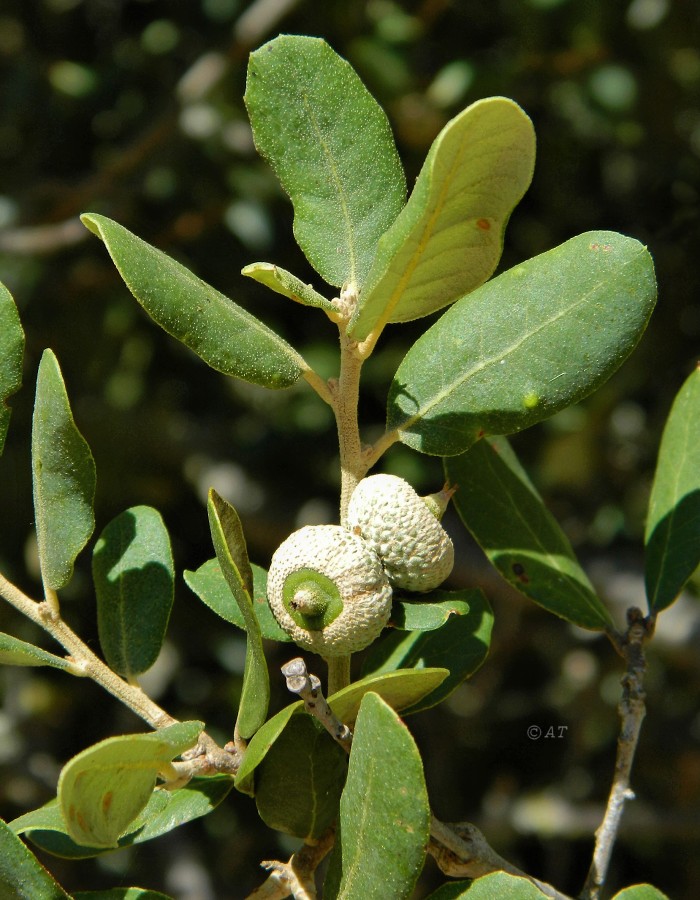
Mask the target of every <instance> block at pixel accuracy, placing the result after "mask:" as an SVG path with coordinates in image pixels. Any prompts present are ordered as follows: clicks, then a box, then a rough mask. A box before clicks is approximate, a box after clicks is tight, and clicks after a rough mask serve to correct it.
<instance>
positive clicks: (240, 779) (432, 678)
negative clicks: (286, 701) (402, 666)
mask: <svg viewBox="0 0 700 900" xmlns="http://www.w3.org/2000/svg"><path fill="white" fill-rule="evenodd" d="M449 674H450V673H449V672H448V670H447V669H440V668H428V667H426V668H415V669H406V670H404V671H396V670H395V669H394V670H392V671H387V672H386V673H379V674H376V675H368V676H367V677H366V678H362V679H360V680H358V681H354V682H353V683H352V684H350V685H348V686H347V687H345V688H343V689H342V690H340V691H338V692H337V693H335V694H333V695H332V696H331V697H329V700H328V702H329V704H330V707H331V709H332V710H333V712H334V714H335V715H336V716H337V717H338V718H339V719H340V721H341V722H344V723H345V724H346V725H352V723H353V722H354V721H355V719H356V717H357V713H358V710H359V708H360V703H361V702H362V698H363V697H364V696H365V694H366V693H367V692H368V691H372V692H374V693H375V694H378V695H379V696H380V697H382V698H383V699H384V700H385V701H386V702H387V703H388V704H389V705H390V706H391V707H392V708H393V709H395V710H396V711H397V712H401V710H403V709H406V707H409V706H411V705H413V704H415V703H417V702H419V701H420V700H422V698H424V697H426V696H430V695H431V694H432V693H433V691H435V690H436V689H437V688H439V686H440V685H441V684H442V683H443V682H444V681H445V679H446V678H448V677H449ZM301 714H304V715H306V713H305V712H304V703H303V701H302V700H298V701H297V702H296V703H291V704H290V705H289V706H285V708H284V709H282V710H280V712H278V713H277V715H275V716H273V717H272V718H271V719H268V720H267V722H265V724H264V725H263V726H262V728H260V730H259V731H258V732H256V734H255V735H254V736H253V739H252V740H251V742H250V743H249V744H248V747H247V748H246V753H245V756H244V758H243V762H242V763H241V766H240V768H239V770H238V773H237V775H236V788H237V789H238V790H239V791H242V792H243V793H250V794H252V793H253V786H252V775H253V772H254V771H255V769H256V768H257V766H259V765H260V763H261V762H262V760H263V759H264V758H265V756H266V755H267V753H268V752H269V750H270V748H271V747H272V746H273V744H274V743H275V741H276V740H277V739H278V738H279V736H280V735H281V734H282V732H283V731H284V729H285V728H286V727H287V724H288V723H289V721H290V719H291V717H292V716H294V715H301Z"/></svg>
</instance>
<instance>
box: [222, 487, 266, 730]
mask: <svg viewBox="0 0 700 900" xmlns="http://www.w3.org/2000/svg"><path fill="white" fill-rule="evenodd" d="M207 513H208V515H209V527H210V529H211V537H212V541H213V543H214V550H215V551H216V557H217V559H218V560H219V565H220V566H221V571H222V572H223V575H224V578H225V579H226V582H227V584H228V586H229V588H230V590H231V593H232V594H233V597H234V599H235V601H236V603H237V604H238V607H239V609H240V612H241V615H242V616H243V622H244V627H245V630H246V657H245V669H244V672H243V688H242V689H241V701H240V706H239V707H238V718H237V720H236V729H237V731H238V733H239V734H240V736H241V737H242V738H244V739H246V740H247V739H248V738H251V737H252V736H253V735H254V734H255V732H256V731H257V730H258V728H260V726H261V725H262V724H263V722H264V721H265V717H266V716H267V708H268V705H269V703H270V679H269V676H268V672H267V661H266V660H265V653H264V651H263V645H262V637H261V634H260V625H259V624H258V620H257V618H256V616H255V612H254V610H253V601H252V599H251V598H252V595H253V571H252V569H251V567H250V562H249V561H248V551H247V549H246V545H245V539H244V537H243V528H242V527H241V521H240V519H239V518H238V513H237V512H236V510H235V509H234V508H233V507H232V506H231V504H230V503H227V502H226V500H224V499H223V498H222V497H220V496H219V495H218V494H217V493H216V491H214V490H211V491H209V502H208V503H207Z"/></svg>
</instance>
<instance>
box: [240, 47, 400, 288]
mask: <svg viewBox="0 0 700 900" xmlns="http://www.w3.org/2000/svg"><path fill="white" fill-rule="evenodd" d="M244 99H245V103H246V106H247V108H248V115H249V116H250V121H251V124H252V126H253V137H254V139H255V144H256V146H257V148H258V150H259V151H260V153H261V154H262V155H263V156H265V157H266V158H267V159H268V160H269V162H270V164H271V165H272V167H273V169H274V170H275V172H276V174H277V177H278V178H279V179H280V181H281V183H282V186H283V187H284V189H285V191H286V192H287V193H288V194H289V197H290V199H291V201H292V203H293V205H294V236H295V237H296V240H297V242H298V244H299V246H300V247H301V249H302V250H303V251H304V253H305V255H306V258H307V259H308V260H309V262H310V263H311V265H312V266H313V267H314V268H315V269H316V271H317V272H318V273H319V274H320V275H321V276H322V277H323V278H324V279H325V280H326V281H327V282H328V283H329V284H332V285H335V286H337V287H339V286H341V285H342V284H344V283H345V282H354V283H355V284H356V285H357V286H358V287H359V286H360V285H361V284H362V282H363V281H364V278H365V276H366V274H367V272H368V271H369V268H370V265H371V263H372V258H373V257H374V252H375V249H376V245H377V241H378V240H379V238H380V237H381V235H382V234H383V233H384V232H385V231H386V229H387V228H388V227H389V225H391V223H392V222H393V221H394V219H395V218H396V216H397V215H398V213H399V211H400V210H401V207H402V206H403V203H404V200H405V196H406V182H405V178H404V174H403V169H402V167H401V162H400V160H399V157H398V153H397V152H396V146H395V144H394V139H393V137H392V134H391V128H390V126H389V122H388V120H387V118H386V115H385V113H384V111H383V110H382V108H381V107H380V106H379V104H378V103H377V101H376V100H375V99H374V98H373V97H372V96H371V94H369V92H368V91H367V89H366V88H365V86H364V85H363V84H362V82H361V81H360V79H359V77H358V76H357V74H356V72H355V71H354V70H353V69H352V67H351V66H350V65H349V63H347V62H346V61H345V60H344V59H342V58H341V57H340V56H338V55H337V54H336V53H335V52H334V51H333V50H332V49H331V48H330V47H329V46H328V44H326V42H325V41H322V40H320V39H319V38H311V37H299V36H296V35H282V36H280V37H277V38H275V39H274V40H273V41H270V42H269V43H267V44H265V45H264V46H262V47H261V48H260V49H259V50H256V51H255V53H252V54H251V56H250V62H249V64H248V79H247V83H246V92H245V98H244Z"/></svg>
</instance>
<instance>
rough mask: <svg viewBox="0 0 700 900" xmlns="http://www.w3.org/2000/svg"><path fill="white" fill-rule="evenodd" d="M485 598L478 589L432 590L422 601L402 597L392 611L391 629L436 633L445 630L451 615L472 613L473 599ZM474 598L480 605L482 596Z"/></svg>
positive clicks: (397, 600) (395, 602) (396, 601)
mask: <svg viewBox="0 0 700 900" xmlns="http://www.w3.org/2000/svg"><path fill="white" fill-rule="evenodd" d="M476 594H478V595H481V591H480V590H479V589H478V588H475V589H469V590H461V591H431V592H430V593H429V594H424V595H422V596H421V599H420V600H408V599H403V598H401V597H400V598H398V599H396V600H394V604H393V606H392V609H391V619H390V620H389V626H390V627H392V628H398V629H400V630H401V631H434V630H435V629H436V628H441V627H442V626H443V625H444V624H445V622H447V620H448V619H449V618H450V617H451V616H466V615H467V614H468V613H469V598H470V596H472V595H476ZM474 599H475V600H476V601H477V602H478V603H480V602H481V597H480V596H475V597H474Z"/></svg>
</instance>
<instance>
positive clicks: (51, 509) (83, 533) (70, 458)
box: [32, 350, 95, 590]
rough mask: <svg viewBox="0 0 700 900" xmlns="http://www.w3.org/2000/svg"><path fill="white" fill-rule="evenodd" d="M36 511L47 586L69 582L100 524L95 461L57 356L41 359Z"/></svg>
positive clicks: (34, 456) (47, 353)
mask: <svg viewBox="0 0 700 900" xmlns="http://www.w3.org/2000/svg"><path fill="white" fill-rule="evenodd" d="M32 475H33V487H34V515H35V519H36V533H37V541H38V544H39V562H40V565H41V574H42V578H43V580H44V583H45V585H46V586H47V587H49V588H51V589H53V590H58V589H59V588H62V587H65V586H66V585H67V584H68V582H69V581H70V579H71V576H72V574H73V565H74V563H75V558H76V557H77V555H78V554H79V553H80V551H81V550H82V549H83V547H84V546H85V544H86V543H87V542H88V540H89V538H90V535H91V534H92V532H93V529H94V527H95V517H94V513H93V502H94V498H95V462H94V460H93V458H92V453H91V452H90V448H89V447H88V444H87V441H86V440H85V438H84V437H83V436H82V434H81V433H80V432H79V431H78V429H77V427H76V425H75V422H74V421H73V414H72V412H71V408H70V403H69V401H68V394H67V393H66V387H65V384H64V383H63V377H62V375H61V370H60V368H59V365H58V360H57V359H56V357H55V356H54V354H53V352H52V351H51V350H45V351H44V353H43V355H42V357H41V362H40V363H39V374H38V376H37V383H36V400H35V402H34V418H33V422H32Z"/></svg>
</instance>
